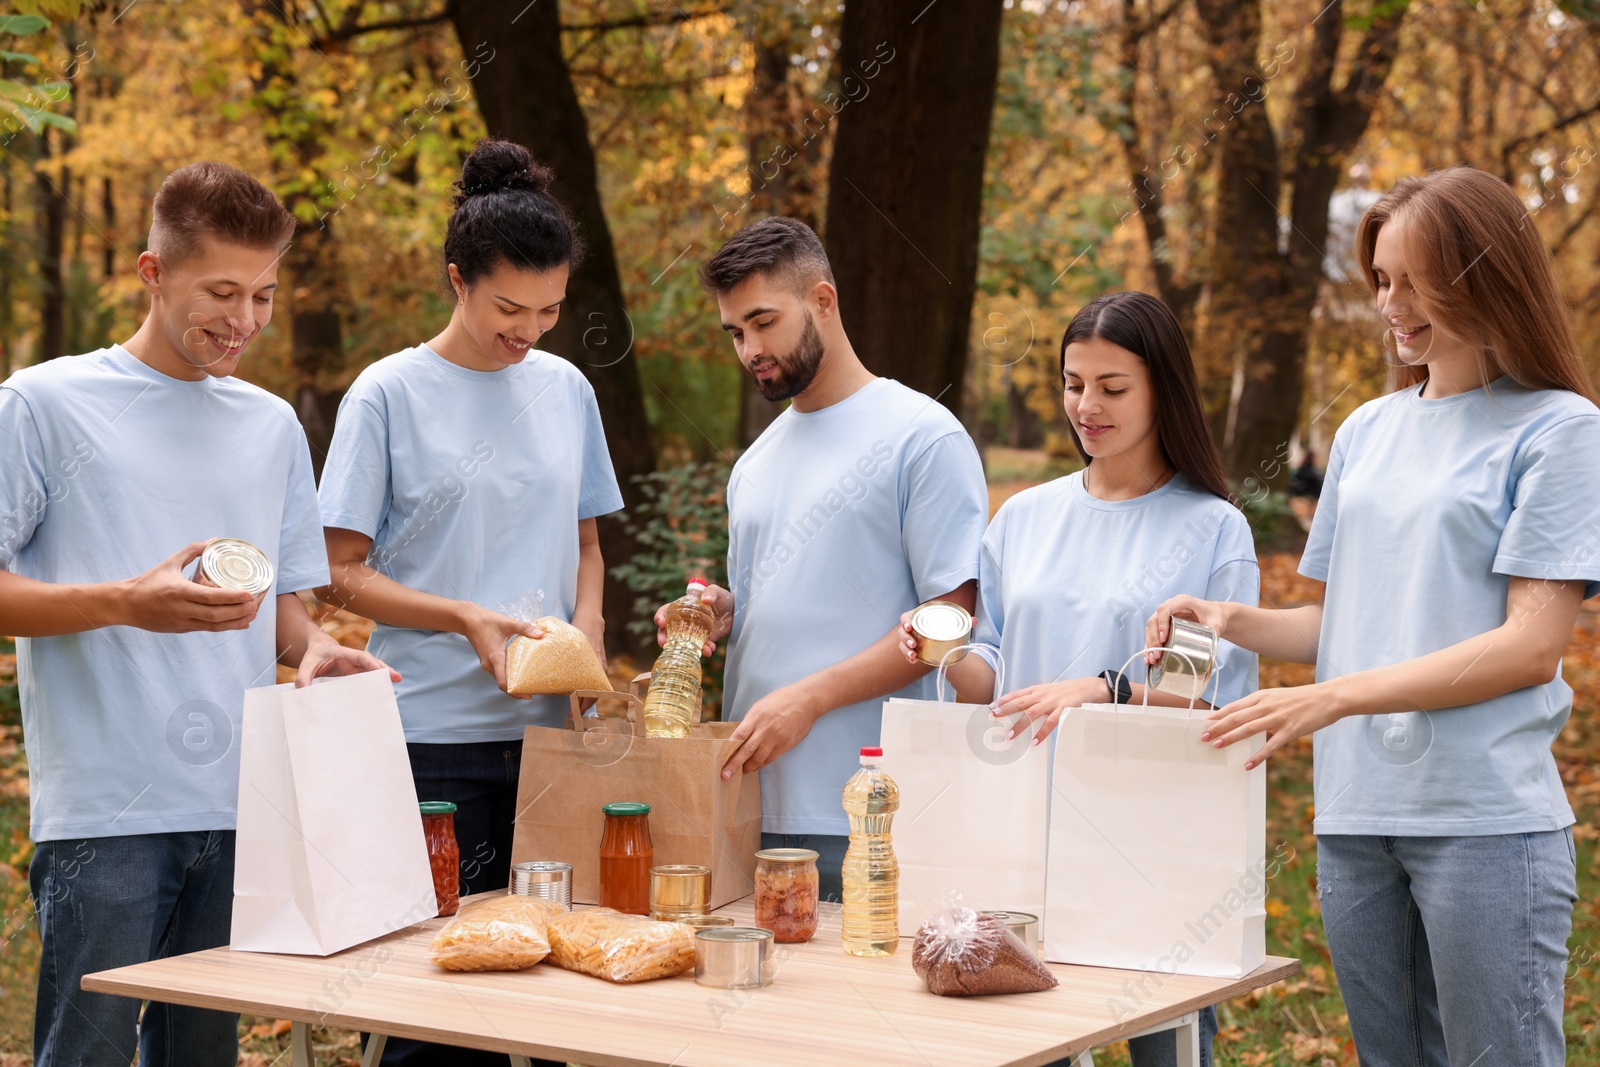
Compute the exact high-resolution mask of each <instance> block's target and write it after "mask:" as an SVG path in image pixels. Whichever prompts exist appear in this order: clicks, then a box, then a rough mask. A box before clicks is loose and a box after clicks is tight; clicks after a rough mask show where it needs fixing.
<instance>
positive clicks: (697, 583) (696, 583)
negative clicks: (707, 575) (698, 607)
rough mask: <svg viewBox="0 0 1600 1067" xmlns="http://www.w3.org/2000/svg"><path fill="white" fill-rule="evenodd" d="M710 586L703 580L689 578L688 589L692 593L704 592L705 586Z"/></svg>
mask: <svg viewBox="0 0 1600 1067" xmlns="http://www.w3.org/2000/svg"><path fill="white" fill-rule="evenodd" d="M710 584H711V583H710V582H708V581H706V580H705V579H704V578H690V579H689V589H690V590H691V591H692V592H704V591H705V588H706V586H708V585H710ZM697 586H698V587H699V588H698V589H697V588H696V587H697Z"/></svg>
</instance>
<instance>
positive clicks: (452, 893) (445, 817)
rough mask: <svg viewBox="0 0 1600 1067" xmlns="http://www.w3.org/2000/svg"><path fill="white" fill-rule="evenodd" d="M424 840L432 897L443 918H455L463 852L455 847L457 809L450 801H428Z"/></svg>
mask: <svg viewBox="0 0 1600 1067" xmlns="http://www.w3.org/2000/svg"><path fill="white" fill-rule="evenodd" d="M418 807H419V808H421V809H422V836H423V839H424V840H425V841H427V843H428V866H429V867H431V868H432V869H433V895H434V896H435V897H437V898H438V900H439V914H440V915H454V914H455V913H456V908H458V907H459V906H460V904H461V848H460V846H458V845H457V844H456V806H455V805H454V804H452V803H450V802H449V801H448V800H425V801H423V802H422V803H421V804H419V805H418Z"/></svg>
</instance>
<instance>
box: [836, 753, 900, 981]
mask: <svg viewBox="0 0 1600 1067" xmlns="http://www.w3.org/2000/svg"><path fill="white" fill-rule="evenodd" d="M882 759H883V749H881V748H876V747H873V748H863V749H862V750H861V769H860V770H859V771H857V772H856V773H855V776H854V777H852V778H851V779H850V781H849V782H848V783H847V784H846V785H845V787H844V810H845V814H846V815H848V816H849V817H850V847H849V848H848V849H847V850H846V851H845V854H844V869H843V871H842V872H841V874H842V875H843V881H844V931H843V932H844V950H845V951H846V952H848V953H849V954H850V955H852V956H890V955H893V954H894V951H895V949H896V948H898V947H899V946H900V864H899V863H898V862H896V860H895V858H894V845H893V842H892V841H891V839H890V836H889V824H890V823H891V822H893V821H894V813H895V812H896V811H898V810H899V808H900V787H899V786H897V785H895V784H894V779H893V778H890V777H889V776H888V775H887V774H885V773H884V771H883V768H882V767H881V766H879V763H880V761H881V760H882Z"/></svg>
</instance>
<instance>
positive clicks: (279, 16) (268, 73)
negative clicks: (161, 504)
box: [245, 0, 347, 480]
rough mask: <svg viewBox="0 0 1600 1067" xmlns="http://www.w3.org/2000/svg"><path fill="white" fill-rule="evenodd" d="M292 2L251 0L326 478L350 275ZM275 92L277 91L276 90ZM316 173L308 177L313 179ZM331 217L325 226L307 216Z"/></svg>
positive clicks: (305, 415) (288, 265) (288, 285)
mask: <svg viewBox="0 0 1600 1067" xmlns="http://www.w3.org/2000/svg"><path fill="white" fill-rule="evenodd" d="M292 10H293V8H292V5H285V4H279V3H267V4H262V3H260V2H259V0H245V11H246V13H247V14H249V15H250V16H251V18H252V19H254V21H255V28H256V42H255V44H256V59H257V61H258V62H259V64H260V73H259V74H258V75H257V77H256V91H257V101H256V107H257V108H258V109H259V110H260V111H261V112H262V113H263V115H264V116H265V117H266V120H267V121H266V123H265V129H266V140H267V155H268V157H269V158H270V159H272V160H273V161H274V163H275V168H274V169H275V170H277V172H278V173H277V174H275V176H274V180H273V183H272V184H273V185H274V186H275V191H276V192H277V194H278V196H279V197H280V198H281V199H282V200H283V204H284V206H285V207H286V208H288V209H289V212H290V213H291V214H293V215H294V216H295V220H296V224H295V233H294V239H293V241H291V242H290V244H289V247H288V248H287V249H285V250H284V253H283V259H282V260H281V261H280V269H281V270H282V272H283V275H284V279H283V280H284V282H285V284H284V286H283V289H284V296H285V299H284V303H285V304H286V305H287V310H288V313H289V338H290V340H289V344H290V364H291V366H292V367H293V370H294V382H293V384H292V386H291V389H292V390H293V396H292V397H291V398H290V400H291V403H293V404H294V409H295V414H296V415H297V416H298V417H299V419H300V426H301V428H302V429H303V430H305V434H306V440H307V442H309V444H310V446H311V466H312V469H313V472H314V474H315V476H316V477H317V478H318V479H319V480H320V479H321V477H322V464H323V461H324V460H325V459H326V458H327V455H328V446H329V444H330V443H331V442H332V441H333V422H334V415H335V413H336V412H337V411H338V407H339V399H340V396H341V395H342V394H341V392H340V391H337V390H326V389H324V388H323V386H322V382H323V380H324V377H325V373H326V372H328V371H332V370H334V369H336V368H337V367H339V365H340V364H341V363H342V361H343V359H344V323H343V319H342V318H341V315H340V311H339V309H340V307H342V306H343V305H344V303H345V297H346V293H347V291H346V288H345V285H344V271H343V269H342V268H341V266H340V263H339V251H338V245H337V244H335V242H334V237H333V229H332V223H333V220H332V218H331V217H329V216H326V215H325V209H326V208H327V207H328V206H330V205H328V204H327V203H326V200H327V198H328V193H327V185H328V183H327V181H326V178H325V176H324V175H323V174H322V173H321V171H320V170H319V168H318V160H319V158H320V156H321V154H322V151H323V145H324V143H325V142H326V140H327V138H328V137H329V136H331V131H330V130H329V129H328V125H327V121H326V119H325V118H324V117H323V113H322V112H320V111H319V110H318V109H316V108H315V107H314V106H313V105H311V104H310V103H309V102H308V101H306V100H305V99H304V97H303V96H302V94H301V92H300V85H299V78H298V75H297V74H296V72H295V68H294V48H293V42H294V40H295V38H296V37H298V36H299V32H300V31H298V30H296V29H293V28H292V25H291V23H290V19H291V17H292V16H291V13H292ZM268 90H270V91H268ZM306 174H313V175H316V177H315V178H314V179H311V180H308V179H307V178H306V177H305V175H306ZM318 216H324V217H322V218H321V221H320V222H308V221H307V219H310V218H317V217H318Z"/></svg>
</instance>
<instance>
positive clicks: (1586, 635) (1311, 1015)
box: [0, 553, 1600, 1067]
mask: <svg viewBox="0 0 1600 1067" xmlns="http://www.w3.org/2000/svg"><path fill="white" fill-rule="evenodd" d="M1294 563H1295V557H1294V556H1293V555H1291V554H1289V553H1274V554H1269V555H1264V556H1263V557H1262V592H1263V594H1264V595H1265V596H1266V598H1267V599H1268V600H1270V602H1272V603H1274V604H1276V605H1278V606H1280V607H1287V606H1291V605H1293V604H1296V603H1303V602H1305V601H1306V599H1308V597H1309V596H1310V595H1311V589H1312V586H1311V585H1310V583H1307V582H1305V580H1304V579H1301V578H1299V577H1298V576H1296V575H1295V574H1294ZM329 626H330V629H332V630H333V631H334V632H335V633H336V635H337V636H339V637H340V638H341V639H342V640H347V641H352V642H354V641H358V640H359V639H360V638H361V636H362V634H363V631H364V628H362V627H358V626H354V625H349V624H344V625H343V627H342V628H341V624H338V623H331V622H330V624H329ZM1597 650H1600V612H1596V611H1594V610H1592V609H1591V610H1588V611H1585V612H1584V613H1583V615H1582V616H1581V617H1580V620H1579V627H1578V629H1577V630H1576V631H1575V633H1574V635H1573V639H1572V642H1571V644H1570V645H1569V647H1568V650H1567V659H1566V678H1567V680H1568V682H1570V683H1571V685H1572V687H1573V689H1574V691H1575V694H1576V697H1575V706H1576V709H1577V710H1576V712H1575V713H1574V715H1573V718H1572V721H1571V722H1569V723H1568V724H1567V727H1566V729H1565V731H1563V733H1562V736H1561V738H1560V740H1559V741H1558V743H1557V744H1556V748H1555V752H1556V758H1557V763H1558V765H1559V767H1560V769H1561V775H1562V779H1563V781H1564V782H1565V783H1566V786H1567V792H1568V795H1569V796H1570V797H1571V799H1572V804H1573V807H1574V809H1575V810H1576V813H1577V817H1578V822H1577V826H1576V827H1575V828H1574V836H1576V837H1577V839H1578V894H1579V903H1578V906H1577V908H1576V910H1575V911H1574V913H1573V933H1572V939H1571V941H1570V942H1569V949H1570V952H1571V957H1572V958H1571V964H1570V966H1569V968H1568V980H1567V988H1566V1031H1567V1042H1568V1046H1567V1063H1568V1064H1571V1065H1573V1067H1600V1038H1596V1036H1595V1024H1596V1022H1597V1021H1600V1009H1597V1007H1596V1003H1597V1000H1600V966H1597V959H1596V957H1597V955H1600V936H1597V928H1600V904H1597V902H1596V890H1597V888H1600V860H1597V854H1596V849H1595V841H1596V838H1600V829H1597V827H1600V772H1597V770H1596V768H1600V758H1597V757H1600V726H1597V724H1596V721H1595V715H1594V708H1595V706H1596V702H1597V700H1600V654H1597ZM12 651H13V650H12V648H11V646H10V644H9V643H6V642H0V861H3V862H0V909H3V911H0V914H3V915H4V916H5V919H4V922H3V925H0V940H3V947H0V1067H20V1065H23V1064H27V1063H29V1062H31V1057H30V1056H29V1054H28V1050H29V1049H30V1048H31V1046H32V1029H33V985H34V974H35V968H36V967H37V964H38V951H39V948H38V946H39V939H38V931H37V927H36V925H35V923H34V922H33V911H32V906H31V904H30V903H29V901H28V893H27V864H28V859H29V857H30V856H31V855H32V851H33V846H32V845H31V844H30V843H29V841H28V839H27V809H28V804H27V778H26V766H25V761H24V758H23V755H22V752H21V746H20V740H21V726H20V722H19V719H18V715H17V709H16V689H15V685H14V683H13V678H12V671H13V668H14V657H13V656H12ZM1310 678H1311V670H1310V668H1309V667H1304V666H1301V665H1296V664H1283V663H1277V662H1274V661H1264V662H1263V664H1262V670H1261V684H1262V685H1263V686H1277V685H1295V684H1302V683H1305V682H1308V681H1310ZM1267 805H1268V808H1267V853H1268V857H1269V861H1271V860H1276V861H1278V862H1277V863H1276V864H1274V865H1272V866H1275V867H1276V871H1277V873H1276V874H1275V875H1274V876H1273V878H1272V882H1271V890H1270V895H1269V898H1268V901H1267V913H1268V919H1267V951H1268V952H1270V953H1273V954H1275V955H1283V956H1295V957H1298V958H1299V959H1300V960H1301V961H1302V964H1303V966H1304V970H1303V971H1302V973H1301V974H1300V975H1299V976H1298V977H1297V978H1295V979H1294V980H1293V981H1290V982H1286V983H1283V984H1280V985H1278V986H1274V987H1271V988H1268V989H1265V990H1261V991H1260V992H1258V993H1255V994H1252V995H1250V996H1246V997H1239V998H1237V999H1235V1000H1231V1001H1228V1002H1227V1003H1225V1004H1223V1005H1222V1006H1221V1008H1220V1015H1221V1026H1222V1029H1221V1033H1220V1034H1219V1036H1218V1039H1217V1044H1216V1062H1217V1064H1218V1065H1219V1067H1294V1065H1305V1064H1310V1065H1315V1067H1355V1065H1356V1056H1355V1047H1354V1045H1353V1044H1352V1043H1351V1041H1350V1037H1349V1023H1348V1020H1347V1018H1346V1016H1345V1011H1344V1005H1343V1002H1342V1001H1341V1000H1340V998H1339V990H1338V985H1337V983H1336V981H1335V980H1334V975H1333V967H1332V965H1331V964H1330V963H1329V961H1328V950H1327V944H1326V941H1325V940H1324V938H1323V933H1322V918H1321V913H1320V909H1319V907H1318V904H1317V894H1316V882H1315V879H1316V841H1315V838H1314V837H1313V836H1312V833H1311V819H1312V797H1311V745H1310V742H1309V740H1304V741H1302V742H1300V743H1298V744H1295V745H1291V746H1288V747H1287V749H1286V750H1285V751H1284V752H1282V753H1280V754H1279V755H1278V756H1276V757H1274V758H1273V759H1272V760H1271V761H1270V762H1269V764H1268V801H1267ZM313 1042H314V1045H315V1047H316V1051H317V1055H318V1062H320V1063H339V1064H348V1065H352V1067H353V1065H355V1064H357V1063H359V1060H360V1056H359V1051H358V1050H357V1047H356V1044H355V1035H354V1034H351V1033H345V1032H337V1031H333V1032H327V1031H314V1032H313ZM240 1048H241V1052H240V1063H241V1064H243V1065H245V1067H268V1065H269V1064H273V1063H278V1062H285V1061H284V1059H283V1057H284V1053H285V1052H286V1050H287V1048H288V1024H287V1023H281V1022H277V1021H275V1020H271V1019H258V1018H250V1017H246V1018H245V1019H243V1020H242V1021H241V1023H240ZM1095 1062H1096V1063H1097V1064H1101V1065H1102V1067H1113V1065H1114V1067H1123V1065H1125V1064H1127V1053H1126V1046H1123V1045H1118V1046H1113V1047H1112V1048H1111V1049H1109V1050H1107V1051H1106V1052H1105V1054H1103V1055H1102V1054H1097V1055H1096V1058H1095Z"/></svg>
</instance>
